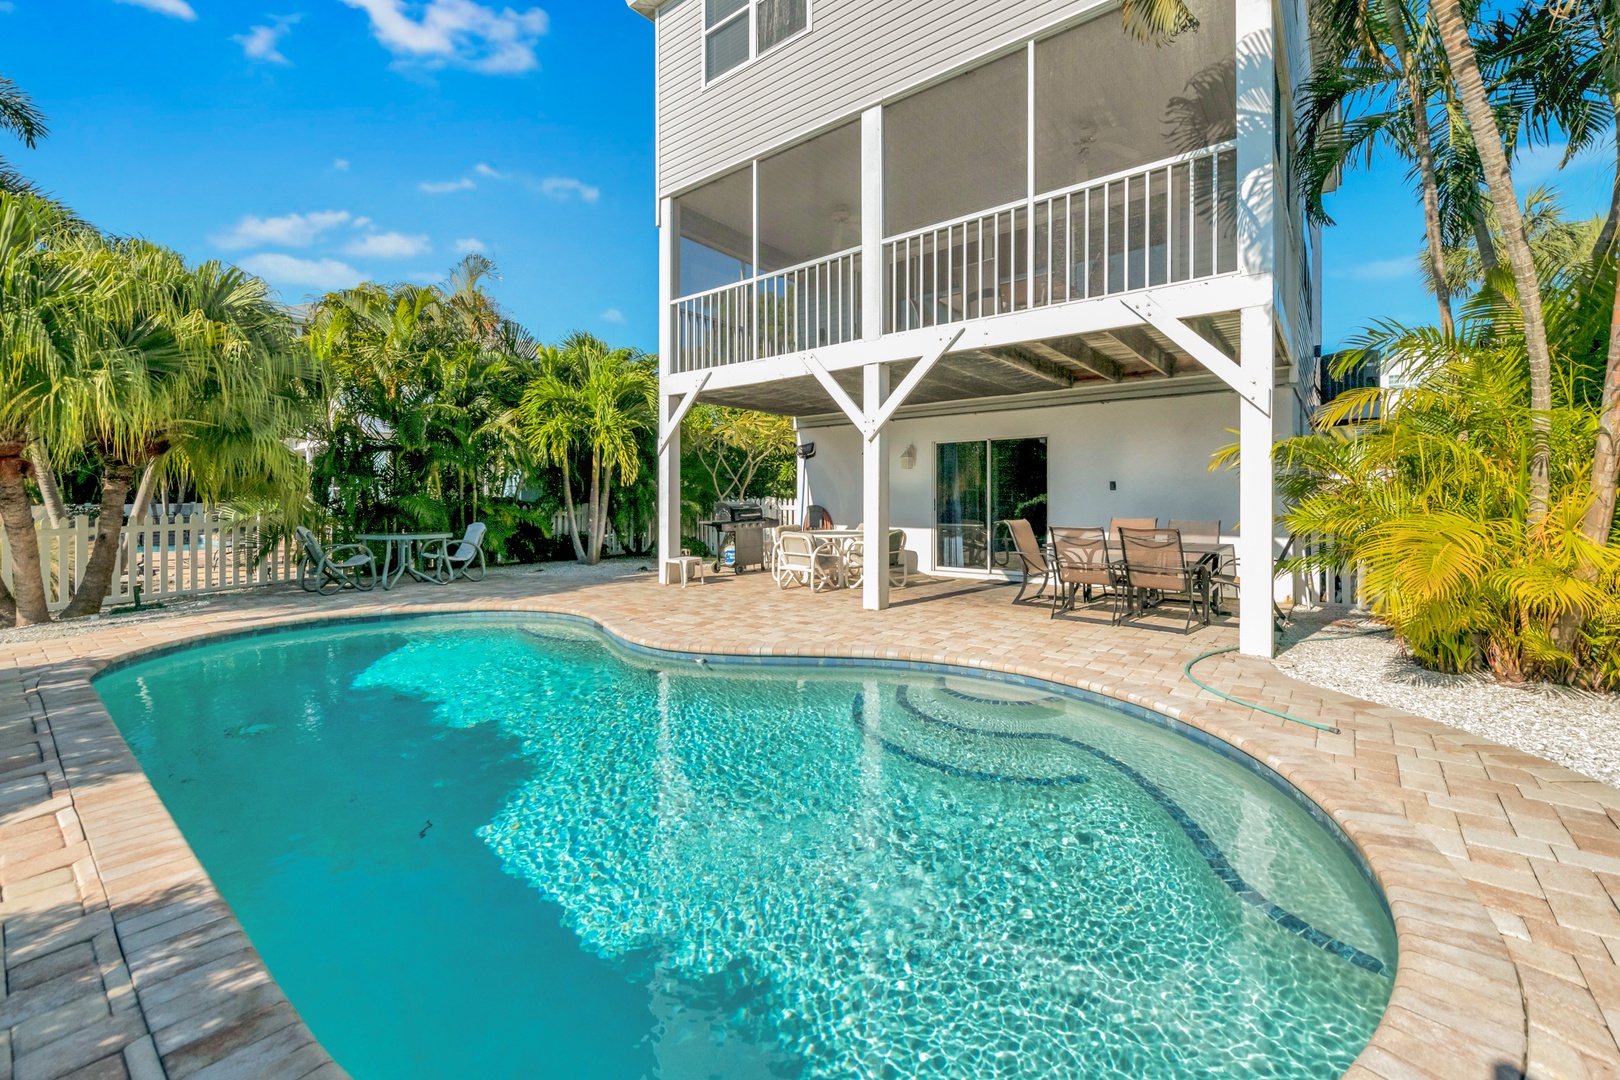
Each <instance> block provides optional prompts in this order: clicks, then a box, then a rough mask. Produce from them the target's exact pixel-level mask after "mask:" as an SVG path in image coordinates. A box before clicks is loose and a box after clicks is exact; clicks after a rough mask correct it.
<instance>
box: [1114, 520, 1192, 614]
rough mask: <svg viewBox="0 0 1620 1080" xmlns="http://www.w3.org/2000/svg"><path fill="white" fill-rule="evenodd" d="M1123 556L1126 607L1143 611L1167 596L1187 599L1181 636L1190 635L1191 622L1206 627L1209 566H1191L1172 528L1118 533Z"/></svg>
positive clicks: (1128, 530) (1121, 531)
mask: <svg viewBox="0 0 1620 1080" xmlns="http://www.w3.org/2000/svg"><path fill="white" fill-rule="evenodd" d="M1119 535H1120V544H1121V548H1122V550H1123V551H1124V554H1125V559H1124V563H1125V588H1126V591H1127V593H1128V596H1127V601H1128V607H1129V609H1130V610H1131V611H1132V612H1138V613H1139V612H1144V611H1146V610H1147V608H1148V607H1149V606H1150V600H1151V601H1152V602H1154V603H1157V602H1160V601H1163V600H1164V599H1166V598H1167V597H1168V596H1170V595H1171V594H1179V595H1184V596H1185V597H1186V598H1187V622H1186V625H1185V626H1184V627H1182V633H1184V634H1185V633H1191V632H1192V624H1193V619H1194V618H1195V617H1201V622H1200V625H1203V626H1208V625H1209V584H1210V574H1209V567H1208V565H1207V564H1205V563H1204V562H1203V560H1201V559H1195V560H1194V561H1193V562H1192V564H1191V565H1189V564H1188V562H1187V555H1186V552H1184V551H1183V550H1182V548H1181V534H1180V533H1178V532H1177V531H1176V530H1174V529H1132V528H1128V527H1127V528H1122V529H1120V530H1119Z"/></svg>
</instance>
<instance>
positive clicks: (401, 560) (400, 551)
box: [355, 532, 455, 589]
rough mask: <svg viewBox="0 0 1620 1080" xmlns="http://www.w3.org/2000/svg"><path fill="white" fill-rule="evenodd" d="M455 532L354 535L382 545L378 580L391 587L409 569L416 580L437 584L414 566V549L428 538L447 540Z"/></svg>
mask: <svg viewBox="0 0 1620 1080" xmlns="http://www.w3.org/2000/svg"><path fill="white" fill-rule="evenodd" d="M454 535H455V534H454V533H447V532H425V533H360V534H359V535H358V536H356V537H355V539H356V540H359V541H360V542H361V543H362V544H367V545H369V543H370V542H371V541H373V540H375V541H376V542H377V543H379V544H381V545H383V564H382V573H381V578H380V580H381V581H382V587H383V588H385V589H392V588H393V587H394V586H395V585H397V584H399V579H400V578H402V577H404V576H405V574H406V572H407V571H409V573H410V575H411V577H413V578H415V579H416V580H417V581H431V582H433V584H435V585H437V584H439V582H438V581H437V580H436V579H434V578H432V577H429V576H428V575H427V574H424V573H422V572H421V571H420V570H418V569H417V568H416V550H417V548H418V546H419V545H421V544H425V543H427V542H428V541H429V540H449V539H451V538H452V537H453V536H454Z"/></svg>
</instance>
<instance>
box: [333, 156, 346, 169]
mask: <svg viewBox="0 0 1620 1080" xmlns="http://www.w3.org/2000/svg"><path fill="white" fill-rule="evenodd" d="M332 168H334V169H336V170H337V171H338V172H348V171H349V159H348V158H333V159H332Z"/></svg>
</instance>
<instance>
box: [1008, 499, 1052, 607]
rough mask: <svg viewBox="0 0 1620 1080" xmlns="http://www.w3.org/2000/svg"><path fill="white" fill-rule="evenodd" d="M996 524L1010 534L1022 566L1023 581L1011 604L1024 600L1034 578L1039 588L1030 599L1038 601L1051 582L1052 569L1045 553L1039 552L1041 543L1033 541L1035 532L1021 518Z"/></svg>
mask: <svg viewBox="0 0 1620 1080" xmlns="http://www.w3.org/2000/svg"><path fill="white" fill-rule="evenodd" d="M997 524H1000V525H1005V526H1007V531H1008V532H1009V533H1011V534H1012V538H1013V544H1014V545H1015V550H1016V553H1017V555H1018V558H1019V560H1020V561H1021V562H1022V563H1023V564H1024V580H1023V581H1021V582H1019V584H1018V595H1017V596H1015V597H1013V603H1015V604H1016V603H1018V601H1020V600H1022V599H1023V598H1024V590H1025V589H1027V588H1029V582H1030V579H1031V578H1035V577H1038V578H1040V579H1041V587H1040V588H1039V589H1036V590H1035V595H1034V596H1032V597H1030V599H1032V600H1039V599H1040V598H1041V594H1042V593H1043V592H1045V591H1046V586H1047V585H1048V584H1049V583H1050V582H1051V580H1052V568H1051V566H1049V565H1048V564H1047V562H1046V552H1045V551H1043V550H1041V542H1040V541H1039V540H1037V539H1035V530H1034V529H1032V528H1030V525H1029V522H1028V521H1025V520H1024V519H1023V518H1014V519H1012V520H1011V521H1002V522H998V523H997Z"/></svg>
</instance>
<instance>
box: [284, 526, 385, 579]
mask: <svg viewBox="0 0 1620 1080" xmlns="http://www.w3.org/2000/svg"><path fill="white" fill-rule="evenodd" d="M295 532H296V533H297V534H298V542H299V543H300V544H301V545H303V548H304V555H303V558H301V559H299V560H298V584H299V585H300V586H302V587H303V589H304V591H305V592H318V593H323V594H331V593H335V592H339V591H341V590H343V589H358V590H360V591H361V592H366V591H367V590H369V589H371V588H372V587H374V586H375V585H376V584H377V559H376V556H374V555H372V554H371V549H370V548H368V547H366V545H364V544H338V545H337V546H336V547H331V548H323V547H321V542H320V541H319V540H318V539H316V538H315V534H314V533H312V532H310V531H309V530H308V529H306V528H304V527H303V526H302V525H300V526H298V528H297V529H296V530H295ZM351 551H352V552H354V554H352V555H346V554H344V552H351Z"/></svg>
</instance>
